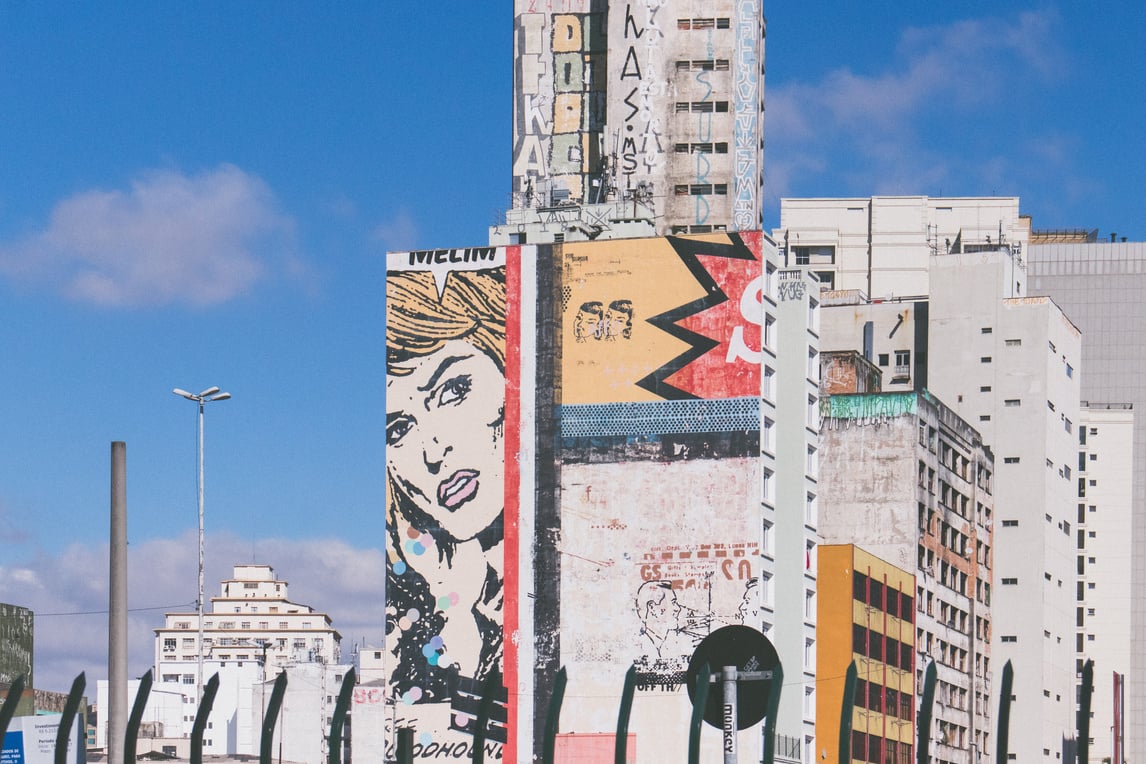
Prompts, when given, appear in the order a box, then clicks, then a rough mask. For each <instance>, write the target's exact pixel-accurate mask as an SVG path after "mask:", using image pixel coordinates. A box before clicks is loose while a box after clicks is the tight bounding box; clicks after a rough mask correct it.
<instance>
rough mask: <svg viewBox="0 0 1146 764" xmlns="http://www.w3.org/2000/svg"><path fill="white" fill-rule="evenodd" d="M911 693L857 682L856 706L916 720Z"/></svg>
mask: <svg viewBox="0 0 1146 764" xmlns="http://www.w3.org/2000/svg"><path fill="white" fill-rule="evenodd" d="M911 700H912V698H911V693H907V692H899V691H898V690H894V689H892V688H891V687H884V686H883V685H880V684H876V683H875V682H866V681H864V680H863V679H857V680H856V696H855V705H856V707H857V708H866V709H868V710H869V711H876V712H877V713H881V714H884V713H886V714H887V715H888V716H895V717H897V718H899V719H908V720H911V719H914V718H915V714H914V713H913V709H912V702H911Z"/></svg>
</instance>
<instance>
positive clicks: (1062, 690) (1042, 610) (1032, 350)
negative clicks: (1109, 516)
mask: <svg viewBox="0 0 1146 764" xmlns="http://www.w3.org/2000/svg"><path fill="white" fill-rule="evenodd" d="M1016 257H1017V256H1016V255H1015V254H1013V253H1012V252H1010V251H1009V250H1000V251H996V252H980V253H973V254H963V255H947V256H942V257H936V258H934V259H933V260H932V269H931V274H932V275H931V300H930V303H931V305H930V311H931V321H930V328H929V343H930V347H931V352H930V353H929V367H930V368H929V370H928V378H929V380H930V383H931V389H932V391H933V392H935V393H936V394H937V395H938V396H940V397H941V398H942V400H944V401H948V402H949V405H950V406H951V408H952V409H953V410H954V411H956V412H957V413H958V414H959V415H960V416H961V417H962V418H963V419H965V420H966V421H968V422H970V423H972V424H973V425H974V426H975V427H976V428H977V429H978V430H979V431H980V432H982V434H983V440H984V442H985V443H987V444H989V445H990V447H991V448H992V450H993V451H994V453H995V464H996V467H997V472H996V475H997V479H996V481H995V505H996V507H997V508H998V513H997V520H998V522H997V524H996V527H995V549H996V555H995V568H994V570H995V577H996V586H995V588H994V590H993V592H994V594H993V607H994V612H995V628H994V634H993V639H992V651H993V654H994V664H995V665H996V666H1002V664H1003V662H1004V661H1007V660H1009V661H1011V663H1012V665H1013V666H1014V669H1015V687H1014V693H1013V694H1014V696H1015V698H1016V702H1015V705H1014V706H1013V707H1012V715H1011V734H1010V750H1011V751H1012V752H1014V753H1015V755H1016V757H1017V760H1018V761H1020V762H1024V761H1025V762H1034V761H1042V762H1047V761H1057V760H1060V759H1061V758H1062V757H1063V756H1064V755H1066V754H1067V752H1068V746H1067V744H1066V743H1064V740H1065V739H1069V738H1072V737H1073V733H1072V730H1073V729H1074V714H1073V708H1074V684H1075V682H1074V651H1073V645H1072V644H1071V637H1072V635H1073V634H1074V632H1075V628H1074V625H1073V624H1074V619H1073V615H1074V614H1073V608H1074V606H1075V602H1074V596H1073V595H1074V592H1073V591H1072V588H1073V585H1074V582H1075V580H1076V572H1075V561H1074V548H1073V541H1074V535H1073V531H1072V530H1071V526H1072V524H1073V523H1074V520H1075V514H1076V512H1075V504H1076V500H1075V494H1076V482H1075V481H1076V476H1074V475H1073V474H1072V473H1073V472H1074V469H1075V465H1076V464H1077V460H1078V448H1077V433H1076V431H1075V429H1076V427H1077V426H1078V422H1079V419H1080V415H1079V377H1080V374H1079V369H1080V367H1081V363H1082V360H1081V352H1082V349H1081V343H1082V337H1081V333H1080V332H1079V330H1078V328H1077V327H1076V326H1075V325H1074V324H1072V323H1071V322H1070V320H1069V319H1068V318H1067V317H1066V315H1065V314H1064V313H1063V312H1062V310H1061V309H1059V307H1058V306H1057V305H1055V303H1054V302H1053V301H1052V300H1051V299H1050V298H1048V297H1026V296H1024V297H1012V296H1010V295H1011V294H1013V293H1014V292H1017V291H1018V289H1019V283H1020V281H1019V280H1020V279H1021V278H1022V273H1023V269H1022V268H1021V265H1020V264H1019V263H1017V262H1015V260H1016ZM940 348H942V352H939V349H940Z"/></svg>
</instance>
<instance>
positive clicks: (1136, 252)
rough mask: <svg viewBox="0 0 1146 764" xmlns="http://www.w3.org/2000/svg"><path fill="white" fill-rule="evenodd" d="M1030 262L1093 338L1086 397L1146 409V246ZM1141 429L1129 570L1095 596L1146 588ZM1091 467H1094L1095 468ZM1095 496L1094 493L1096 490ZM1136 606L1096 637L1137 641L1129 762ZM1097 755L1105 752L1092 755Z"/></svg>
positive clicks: (1140, 706)
mask: <svg viewBox="0 0 1146 764" xmlns="http://www.w3.org/2000/svg"><path fill="white" fill-rule="evenodd" d="M1050 238H1053V237H1049V236H1044V237H1040V239H1039V240H1040V241H1041V240H1044V239H1050ZM1091 238H1093V237H1091ZM1112 238H1113V237H1112ZM1028 260H1029V262H1028V269H1029V272H1030V282H1031V287H1032V290H1037V292H1038V293H1040V294H1048V295H1050V296H1051V297H1053V298H1054V300H1055V302H1057V303H1058V304H1059V305H1061V306H1062V307H1063V310H1065V311H1066V312H1067V313H1068V314H1069V315H1070V317H1071V320H1072V321H1074V322H1075V323H1076V324H1077V325H1078V326H1079V328H1080V329H1081V330H1082V332H1083V336H1084V337H1085V341H1084V342H1083V345H1082V358H1083V367H1084V369H1085V373H1084V374H1083V375H1082V379H1081V382H1082V394H1081V395H1082V398H1083V399H1084V400H1089V401H1117V402H1126V403H1129V404H1131V405H1133V406H1135V407H1136V408H1139V409H1140V408H1141V407H1142V405H1143V404H1144V403H1146V374H1143V369H1144V368H1146V307H1144V303H1143V300H1142V295H1143V294H1146V243H1143V242H1125V241H1122V242H1114V241H1110V242H1103V243H1099V242H1096V241H1093V240H1090V241H1083V242H1076V243H1046V244H1043V243H1036V244H1032V245H1031V247H1030V248H1029V250H1028ZM1133 429H1134V444H1133V449H1132V451H1133V462H1132V469H1130V470H1129V471H1128V472H1126V473H1124V474H1122V475H1121V477H1118V478H1117V480H1121V481H1129V483H1130V486H1131V491H1132V493H1131V496H1132V501H1133V506H1132V509H1131V512H1130V517H1131V529H1130V533H1129V543H1130V544H1131V552H1132V553H1131V555H1130V557H1129V566H1128V567H1122V568H1117V567H1114V564H1113V560H1109V561H1106V562H1105V563H1103V564H1102V566H1101V567H1100V568H1097V569H1095V570H1094V571H1091V570H1090V569H1089V568H1088V576H1089V575H1090V574H1091V573H1100V574H1101V579H1098V578H1089V579H1088V580H1087V587H1089V586H1090V585H1091V584H1094V586H1095V589H1094V590H1091V589H1089V588H1088V590H1087V593H1088V594H1095V593H1099V596H1101V594H1100V592H1101V588H1102V587H1103V586H1104V582H1107V581H1108V582H1110V583H1109V584H1108V585H1110V586H1113V587H1115V588H1116V589H1118V590H1119V591H1126V593H1127V594H1128V593H1129V592H1135V591H1141V590H1142V587H1143V586H1144V585H1146V480H1143V479H1141V476H1142V475H1144V474H1146V422H1143V421H1142V418H1141V417H1136V418H1135V422H1134V425H1133ZM1099 461H1101V458H1100V459H1099ZM1088 466H1091V464H1090V462H1088ZM1094 466H1099V465H1097V464H1095V465H1094ZM1131 476H1133V477H1131ZM1109 480H1110V479H1108V481H1109ZM1088 481H1089V479H1088ZM1087 490H1088V493H1089V490H1090V486H1089V485H1088V486H1087ZM1079 501H1080V502H1081V501H1082V499H1079ZM1090 503H1091V502H1088V508H1089V504H1090ZM1092 556H1093V557H1095V558H1096V559H1099V558H1100V555H1098V554H1095V555H1090V554H1088V555H1087V557H1088V558H1089V557H1092ZM1124 559H1125V558H1123V557H1121V556H1117V555H1116V556H1115V557H1114V560H1119V561H1121V560H1124ZM1086 607H1089V604H1086ZM1129 607H1130V625H1129V629H1128V630H1127V631H1125V632H1122V633H1118V634H1116V633H1114V632H1112V631H1109V632H1107V633H1105V634H1100V633H1099V632H1098V631H1097V630H1095V631H1094V633H1095V645H1096V646H1098V648H1099V650H1103V651H1104V650H1105V648H1104V647H1103V646H1102V645H1103V644H1106V645H1108V646H1111V648H1112V649H1114V648H1113V645H1116V644H1118V643H1120V642H1121V641H1122V640H1127V639H1128V640H1129V643H1130V663H1129V666H1128V667H1127V668H1126V670H1125V671H1126V681H1127V685H1126V691H1125V697H1126V704H1125V708H1124V714H1125V727H1126V737H1125V749H1124V758H1125V759H1127V760H1129V761H1136V760H1140V759H1141V758H1142V757H1143V755H1144V754H1146V679H1144V677H1146V598H1143V597H1133V598H1131V599H1130V603H1129ZM1097 609H1098V608H1097V607H1096V611H1097ZM1119 628H1121V627H1119ZM1088 633H1090V628H1089V627H1088ZM1089 652H1090V653H1091V655H1090V657H1092V658H1094V659H1095V665H1096V667H1098V669H1099V672H1100V673H1101V676H1100V675H1099V672H1096V675H1095V676H1096V684H1097V680H1098V679H1107V680H1108V679H1109V672H1106V671H1105V670H1102V669H1101V663H1102V661H1101V656H1100V655H1098V654H1096V653H1097V652H1098V651H1095V650H1090V651H1089ZM1111 703H1112V701H1111V699H1110V696H1109V695H1106V694H1099V693H1098V692H1097V691H1096V694H1095V696H1094V708H1095V712H1096V716H1095V718H1096V719H1097V718H1098V715H1097V714H1098V709H1099V706H1100V704H1101V705H1106V706H1109V705H1111ZM1095 725H1096V726H1095V728H1092V729H1093V730H1094V732H1093V736H1094V738H1095V745H1096V746H1097V745H1098V742H1099V741H1100V740H1101V739H1102V737H1103V735H1105V734H1106V733H1105V732H1100V731H1099V730H1098V729H1097V722H1095ZM1095 750H1098V749H1097V748H1094V749H1092V751H1095ZM1095 756H1096V754H1095V753H1093V752H1092V754H1091V761H1097V760H1099V759H1096V758H1095Z"/></svg>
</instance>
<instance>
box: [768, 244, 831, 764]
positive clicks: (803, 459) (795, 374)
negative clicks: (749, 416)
mask: <svg viewBox="0 0 1146 764" xmlns="http://www.w3.org/2000/svg"><path fill="white" fill-rule="evenodd" d="M767 267H769V268H771V267H772V266H771V264H769V265H768V266H767ZM766 279H767V281H768V284H767V286H766V289H765V291H766V293H767V294H768V295H769V297H768V298H766V301H767V302H768V303H770V304H767V305H766V307H765V319H764V321H765V329H764V373H763V386H764V390H763V395H762V411H761V419H762V421H761V428H760V445H761V451H762V452H763V459H764V463H763V470H764V473H763V474H764V489H763V490H764V493H763V495H764V502H763V524H764V531H763V534H764V539H763V544H762V551H763V557H764V560H763V562H764V565H763V571H764V572H763V574H762V575H763V577H764V580H763V581H762V584H763V601H764V607H763V615H764V618H765V627H766V628H765V629H764V632H765V634H766V635H767V636H768V637H769V639H771V640H772V643H773V645H774V646H775V647H776V652H777V653H778V654H779V656H780V661H781V663H782V664H783V666H784V692H783V694H782V695H781V696H780V710H779V714H778V716H777V721H776V750H775V755H776V760H777V761H788V762H803V763H804V764H812V762H813V761H814V760H815V759H816V749H815V745H814V743H815V731H816V696H815V688H816V550H817V542H818V538H819V536H818V533H817V526H818V522H819V518H818V514H819V490H818V487H817V486H818V482H817V478H818V474H819V449H820V413H819V385H820V359H819V350H820V347H819V346H820V341H819V332H820V313H821V309H820V304H819V296H820V292H819V285H818V283H817V282H816V279H815V277H814V276H812V275H811V274H809V273H808V272H807V271H806V270H805V269H803V268H788V269H784V268H781V269H779V270H776V271H774V272H772V271H769V273H768V274H767V275H766ZM773 301H774V302H773ZM800 413H802V416H800V415H799V414H800Z"/></svg>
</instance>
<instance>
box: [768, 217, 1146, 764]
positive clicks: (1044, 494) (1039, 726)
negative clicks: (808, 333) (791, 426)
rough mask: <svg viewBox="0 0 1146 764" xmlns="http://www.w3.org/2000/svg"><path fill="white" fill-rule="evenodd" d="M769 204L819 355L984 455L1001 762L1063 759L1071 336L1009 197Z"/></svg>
mask: <svg viewBox="0 0 1146 764" xmlns="http://www.w3.org/2000/svg"><path fill="white" fill-rule="evenodd" d="M782 205H783V206H782V210H781V227H780V228H779V229H778V230H777V231H776V232H775V238H776V239H777V241H778V242H782V244H781V247H782V251H783V252H784V257H785V262H787V263H792V262H798V263H800V264H801V265H806V267H809V268H811V269H813V270H815V271H817V273H819V274H820V275H821V281H822V283H823V284H824V286H827V287H834V289H833V290H830V291H827V292H825V293H823V294H822V299H823V303H824V305H825V307H824V314H825V318H824V321H823V327H824V331H823V333H822V337H821V342H822V346H823V348H824V350H825V351H837V350H839V351H848V350H857V351H861V352H863V353H864V354H865V356H866V358H867V360H869V361H870V362H871V363H872V364H873V365H875V366H876V367H877V368H880V369H881V371H883V373H884V375H885V379H886V377H887V375H888V374H893V375H895V377H897V378H900V379H901V381H899V382H895V381H894V380H893V382H892V384H891V385H889V386H891V387H894V386H895V385H897V384H898V385H899V386H900V387H901V388H902V387H908V386H910V387H912V388H915V389H919V388H921V387H925V388H926V389H927V390H929V391H930V392H931V393H933V394H934V395H935V397H936V398H938V399H939V400H941V401H943V403H944V404H946V405H947V406H948V407H949V408H950V409H951V410H952V411H954V412H955V413H956V414H958V416H959V417H960V418H961V419H963V420H964V421H966V422H968V423H969V424H970V425H972V426H973V427H975V428H976V429H977V430H978V431H979V432H980V433H982V439H983V443H984V444H985V445H987V446H989V447H990V448H991V449H992V450H993V451H994V454H995V459H996V466H997V473H996V480H995V482H994V485H995V490H994V496H995V506H996V508H997V512H996V519H997V522H996V525H995V528H994V544H995V555H994V563H995V564H994V568H993V572H994V574H995V576H996V579H997V580H996V582H995V586H994V587H993V588H992V590H991V591H992V599H991V603H992V607H993V610H994V612H995V614H996V616H995V623H994V628H993V633H992V648H991V652H992V665H993V666H994V667H996V668H997V667H1000V666H1001V665H1002V664H1003V662H1004V661H1006V660H1011V661H1012V663H1013V665H1014V667H1015V682H1016V684H1015V693H1014V694H1015V697H1016V703H1015V705H1014V706H1013V707H1012V715H1011V726H1010V729H1011V736H1010V747H1011V751H1012V752H1013V753H1014V755H1015V757H1016V759H1017V760H1018V761H1028V762H1035V761H1040V762H1047V761H1054V760H1056V758H1057V759H1061V758H1062V757H1063V756H1064V755H1069V751H1070V750H1071V746H1072V743H1071V742H1070V741H1069V739H1070V738H1072V736H1073V733H1072V730H1073V729H1074V719H1073V715H1072V710H1073V702H1074V701H1073V697H1074V690H1073V685H1074V683H1075V678H1074V665H1073V659H1074V651H1073V645H1071V637H1072V635H1074V633H1075V626H1074V613H1073V612H1072V610H1073V608H1074V604H1075V603H1074V602H1073V598H1072V596H1071V595H1072V594H1073V587H1074V583H1075V581H1076V577H1077V574H1076V572H1075V564H1074V559H1073V558H1074V556H1075V555H1074V549H1073V535H1072V534H1073V530H1072V528H1071V525H1072V523H1073V521H1074V517H1075V513H1074V505H1075V503H1076V502H1075V493H1076V489H1075V483H1074V480H1075V477H1074V476H1073V475H1072V471H1073V470H1074V468H1075V462H1076V461H1077V441H1075V440H1074V438H1075V437H1076V435H1075V430H1074V428H1075V427H1077V426H1078V422H1079V419H1080V413H1079V398H1080V395H1079V387H1078V381H1079V377H1080V376H1081V375H1080V373H1079V369H1080V366H1081V364H1082V359H1081V347H1080V343H1081V336H1080V333H1079V331H1078V328H1077V327H1076V326H1075V325H1074V324H1072V323H1071V321H1070V319H1068V318H1067V316H1066V315H1065V314H1064V313H1063V311H1062V310H1060V309H1059V308H1058V306H1056V305H1055V303H1054V301H1052V300H1051V299H1049V298H1047V297H1031V296H1028V295H1030V294H1032V285H1031V284H1030V283H1029V282H1030V281H1031V279H1030V278H1028V274H1027V267H1026V265H1027V264H1026V258H1027V253H1028V250H1029V247H1028V241H1029V239H1030V236H1031V234H1030V221H1029V219H1027V218H1024V217H1022V216H1020V215H1019V210H1018V199H1016V198H1002V199H995V198H928V197H872V198H867V199H864V198H858V199H805V200H791V199H785V200H783V202H782ZM1040 291H1045V290H1040ZM841 316H842V317H841ZM922 329H925V331H921V330H922ZM837 330H839V331H840V334H839V335H836V334H835V333H834V332H836V331H837ZM909 353H910V355H909ZM893 354H894V355H893ZM921 365H922V368H921ZM1106 399H1107V400H1112V399H1113V400H1128V399H1130V398H1128V397H1127V396H1125V395H1123V396H1118V397H1115V398H1109V397H1108V398H1106ZM1036 404H1037V405H1036ZM998 521H1002V522H998ZM877 553H878V552H877ZM924 647H926V645H924ZM1064 741H1066V742H1064ZM971 743H974V744H975V745H977V746H978V752H979V756H980V757H981V756H983V755H984V752H985V749H984V747H983V746H982V744H981V742H980V741H976V740H974V738H972V739H971V740H970V741H968V745H970V744H971ZM988 753H989V752H988Z"/></svg>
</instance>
